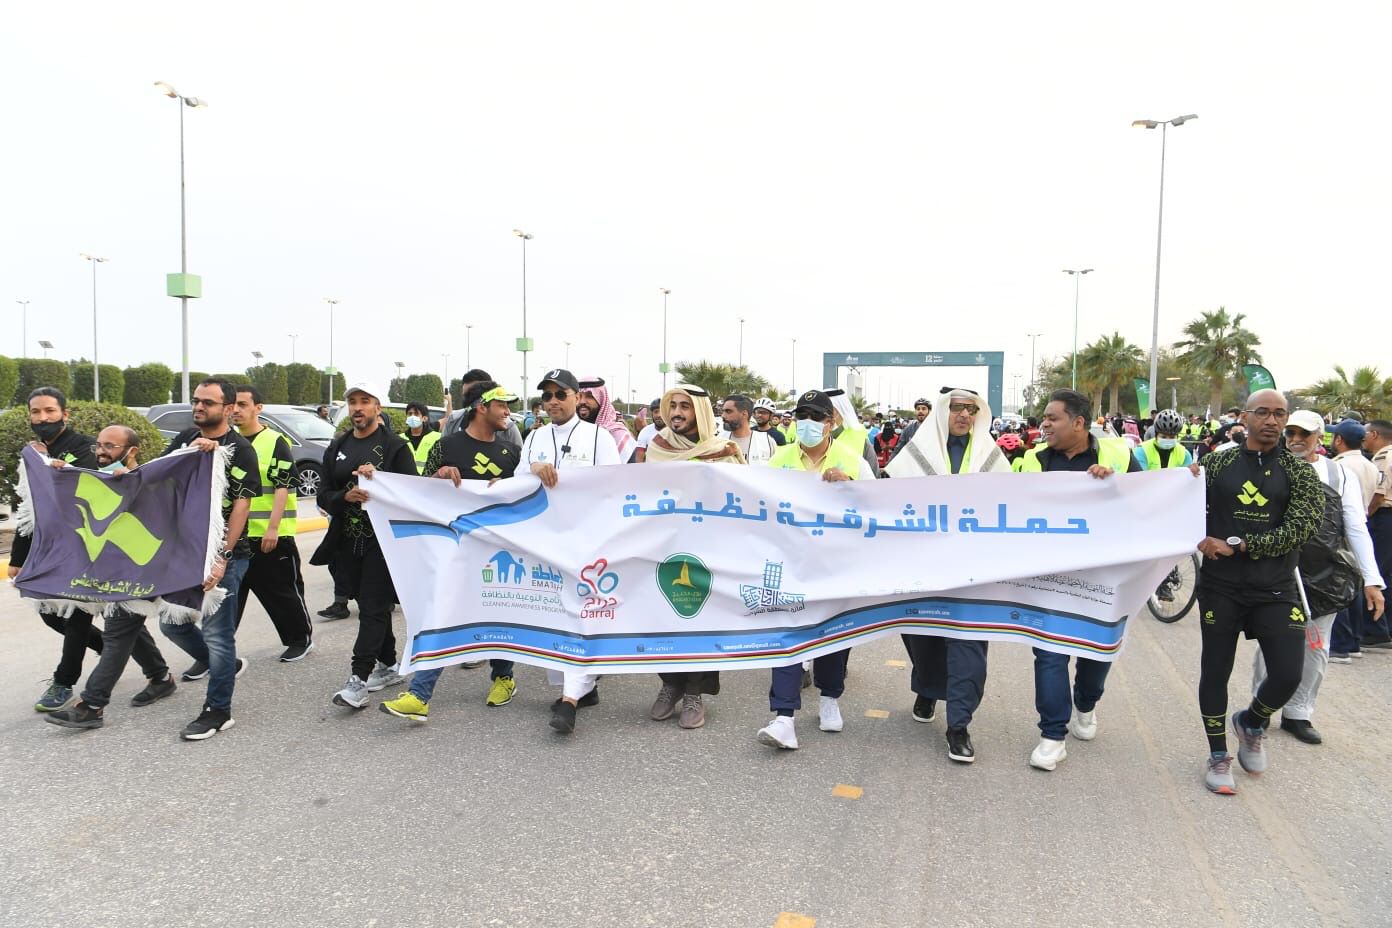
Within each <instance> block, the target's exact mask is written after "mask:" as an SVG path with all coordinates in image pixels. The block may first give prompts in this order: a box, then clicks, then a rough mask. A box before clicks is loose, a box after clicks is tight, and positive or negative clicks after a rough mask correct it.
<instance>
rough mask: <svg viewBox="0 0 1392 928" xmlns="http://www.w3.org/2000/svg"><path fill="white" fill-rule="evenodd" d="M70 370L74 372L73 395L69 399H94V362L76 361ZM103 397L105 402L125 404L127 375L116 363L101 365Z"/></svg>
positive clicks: (118, 404)
mask: <svg viewBox="0 0 1392 928" xmlns="http://www.w3.org/2000/svg"><path fill="white" fill-rule="evenodd" d="M68 370H69V371H70V372H71V374H72V396H70V397H69V399H73V400H87V401H90V400H91V399H92V362H91V361H74V362H72V364H71V365H69V367H68ZM101 392H102V395H101V398H102V402H103V403H115V404H116V405H117V406H121V405H124V403H125V399H126V375H125V374H124V373H123V372H122V371H121V369H120V368H119V367H117V366H116V365H114V364H103V365H102V366H101Z"/></svg>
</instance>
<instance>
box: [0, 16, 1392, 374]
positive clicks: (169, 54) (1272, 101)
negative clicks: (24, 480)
mask: <svg viewBox="0 0 1392 928" xmlns="http://www.w3.org/2000/svg"><path fill="white" fill-rule="evenodd" d="M1389 19H1392V14H1389V12H1388V7H1386V5H1383V4H1371V3H1369V4H1362V5H1357V4H1349V5H1337V6H1335V5H1310V6H1304V7H1300V8H1297V6H1296V5H1294V4H1279V5H1273V4H1255V3H1251V4H1239V3H1233V4H1214V3H1194V4H1186V3H1171V4H1164V5H1161V6H1150V7H1145V8H1144V12H1142V8H1140V7H1138V6H1137V5H1135V4H1124V3H1123V4H1118V3H1083V4H1038V3H1014V4H988V5H981V4H955V5H947V4H924V3H904V4H881V3H858V4H844V3H843V4H823V3H814V2H807V0H799V2H796V3H793V2H788V3H781V2H754V3H751V2H740V3H721V2H712V0H707V2H704V3H699V4H697V3H691V4H684V5H680V6H679V5H676V4H667V3H631V4H618V3H589V2H578V3H577V2H570V3H554V4H553V3H545V2H531V3H526V4H521V3H506V4H504V3H499V4H489V5H481V4H470V3H448V4H447V3H439V4H411V3H397V4H380V3H374V4H365V3H350V2H335V3H314V4H311V3H277V4H264V3H242V4H235V5H217V6H207V5H202V4H187V3H178V4H173V3H171V4H161V5H154V4H139V3H132V4H96V3H77V4H52V3H32V4H12V5H11V6H10V7H9V8H8V9H7V13H6V20H7V21H6V25H5V28H4V29H3V30H2V31H0V80H3V83H4V86H5V87H6V88H7V92H6V93H5V94H3V95H0V121H3V125H4V127H5V130H6V131H5V142H4V147H3V155H0V158H2V159H3V164H4V166H5V167H4V170H3V171H0V184H2V185H3V197H2V198H0V203H3V215H4V219H5V221H4V222H3V225H2V226H0V236H2V237H3V238H0V297H3V298H4V303H3V306H4V307H5V311H6V312H7V313H11V314H12V315H8V316H6V318H7V319H12V320H13V324H11V325H7V326H5V328H4V331H3V333H0V352H3V353H5V354H10V355H18V354H20V349H21V345H20V341H21V339H20V331H19V318H18V312H19V307H18V306H17V305H15V304H14V303H13V302H12V301H13V300H19V299H28V300H30V301H32V302H31V304H30V311H29V344H30V353H31V354H38V353H39V349H38V348H37V342H38V339H40V338H47V339H49V340H51V341H53V342H54V343H55V344H56V345H57V350H56V352H55V356H57V357H62V358H69V357H76V356H79V355H87V356H90V355H91V353H92V326H91V322H92V320H91V289H90V288H91V276H90V273H91V272H90V265H88V264H87V262H84V261H83V260H81V259H80V258H79V257H78V253H79V252H83V251H87V252H92V253H95V254H99V255H102V256H106V257H109V258H110V259H111V262H110V263H109V264H104V265H102V266H101V267H100V271H99V274H100V320H101V321H100V339H101V342H100V344H101V350H100V356H101V360H102V361H103V362H109V363H115V364H119V365H122V366H126V365H129V364H134V363H139V362H143V361H147V360H159V361H163V362H165V363H167V364H169V365H170V366H171V367H174V368H176V369H177V368H178V366H179V321H178V320H179V317H178V306H179V304H178V301H177V300H173V299H169V298H167V297H165V296H164V295H163V294H164V274H165V273H166V272H169V271H176V270H178V259H179V226H178V219H179V214H178V113H177V106H176V104H175V102H174V101H172V100H169V99H167V98H165V97H162V96H160V95H159V93H158V92H157V91H156V90H155V89H154V88H153V87H152V86H151V85H152V84H153V82H154V81H156V80H165V81H169V82H171V83H172V84H174V85H175V86H176V87H177V88H178V89H179V91H180V92H182V93H184V94H188V95H193V96H198V97H204V98H206V99H207V100H208V101H209V104H210V105H209V107H208V108H207V109H200V110H186V112H185V115H186V137H187V157H188V212H189V228H188V234H189V269H190V271H192V272H195V273H199V274H202V275H203V277H204V292H205V294H206V296H205V297H204V298H203V299H202V300H199V301H193V302H192V306H193V310H192V317H193V324H192V365H193V367H194V368H195V369H200V370H222V369H240V368H243V367H245V366H246V365H247V364H249V363H251V361H252V358H251V354H250V352H251V351H252V350H253V349H257V350H260V351H263V352H264V353H265V354H266V355H267V356H268V357H269V358H271V359H273V360H281V361H289V360H290V351H291V339H290V334H291V333H295V334H298V336H299V338H298V340H297V348H296V354H297V357H298V359H299V360H306V361H313V362H315V363H317V364H319V365H323V364H326V363H327V362H328V351H329V339H328V309H327V306H326V305H325V303H324V302H323V298H324V297H326V296H328V297H334V298H336V299H338V300H341V301H342V302H341V303H340V304H339V306H338V310H337V314H336V321H337V337H336V340H335V361H336V363H337V365H338V367H339V368H341V369H342V370H344V371H345V373H346V374H347V375H348V376H349V377H350V378H359V377H364V376H366V377H370V378H375V379H379V380H383V381H385V379H386V378H387V377H389V376H390V375H391V374H392V372H393V370H394V368H393V366H392V362H394V361H398V360H399V361H403V362H405V364H406V365H407V368H408V370H412V371H419V370H433V371H435V372H437V373H441V374H443V373H444V368H445V359H444V358H443V357H441V354H442V353H443V352H448V353H449V354H450V355H451V357H450V360H449V370H450V373H451V375H453V376H458V375H459V374H460V373H461V372H462V371H463V370H464V368H465V362H466V357H465V355H466V346H465V342H466V339H465V325H466V324H472V325H473V329H472V351H471V357H470V358H469V360H471V361H472V362H473V364H474V365H475V366H480V367H484V368H486V369H487V370H489V371H490V372H491V373H493V374H494V375H495V376H496V377H498V378H499V379H504V380H505V382H507V383H508V384H509V385H510V386H514V387H515V386H516V385H518V384H519V382H520V381H519V377H520V374H521V363H520V357H519V355H518V354H517V352H516V351H515V350H513V339H514V338H515V337H516V336H518V335H520V334H521V269H520V264H521V261H520V258H521V254H520V248H521V245H520V241H519V240H518V239H517V238H516V237H514V236H513V235H512V232H511V230H512V229H513V228H514V227H517V228H522V229H525V230H526V231H528V232H530V233H532V234H533V235H534V236H535V238H534V239H533V240H532V241H531V243H530V244H529V245H528V255H527V257H528V277H527V284H528V334H530V335H531V336H532V337H533V338H534V339H535V341H536V351H535V352H534V353H533V354H532V355H531V360H530V361H529V368H530V373H531V375H532V379H533V380H535V375H536V373H537V372H538V371H540V370H542V369H544V368H546V367H551V366H557V365H560V364H561V363H562V362H563V361H564V356H565V351H566V348H565V345H564V342H566V341H570V342H572V346H571V348H570V366H571V367H572V368H573V369H574V370H575V371H576V372H577V373H582V374H583V373H598V374H600V375H602V376H604V377H606V378H607V379H608V380H609V382H610V383H611V384H613V385H615V387H616V391H615V392H616V393H618V394H620V395H622V394H623V393H624V392H626V391H627V389H628V381H627V376H628V375H627V365H628V357H627V356H628V355H629V354H630V353H631V354H632V356H633V362H632V363H633V380H632V388H633V390H634V391H635V392H636V394H637V395H638V397H640V398H641V399H647V398H650V397H651V396H652V395H653V394H655V393H656V392H657V390H658V386H659V384H660V381H661V375H660V374H658V372H657V364H658V362H659V360H660V359H661V354H662V302H661V295H660V293H659V292H658V290H659V288H660V287H669V288H671V290H672V294H671V297H670V309H671V315H670V336H669V348H668V354H669V357H670V358H671V360H673V361H677V360H686V359H696V358H709V359H713V360H728V361H734V360H736V356H737V354H738V338H739V323H738V321H737V320H738V319H739V318H741V317H743V318H745V320H746V322H745V325H744V360H745V361H746V362H747V363H748V364H750V366H752V367H753V368H754V369H755V370H756V371H758V372H759V373H761V374H763V375H765V376H766V377H769V378H770V379H772V380H773V381H775V382H776V383H778V384H779V385H780V386H787V385H788V381H789V379H790V377H791V376H792V370H791V367H792V364H793V349H792V341H791V340H792V339H793V338H794V337H795V338H796V339H797V347H796V364H797V371H796V377H797V381H798V383H797V387H798V388H799V389H806V388H808V387H810V386H819V385H820V380H821V374H820V369H821V354H822V352H824V351H835V352H847V351H849V352H858V351H873V350H894V351H898V350H907V351H948V350H969V351H980V350H1000V351H1004V352H1006V361H1007V370H1006V394H1007V399H1008V398H1009V395H1010V392H1011V389H1012V376H1011V375H1012V374H1016V373H1018V374H1022V375H1024V374H1026V371H1025V368H1027V367H1028V358H1029V352H1030V341H1029V339H1028V337H1027V336H1026V333H1029V332H1038V333H1043V336H1042V337H1041V338H1040V339H1039V353H1040V355H1050V354H1055V355H1056V354H1061V353H1063V352H1065V351H1067V350H1068V349H1069V348H1070V347H1071V344H1072V337H1073V327H1072V322H1073V319H1072V310H1073V286H1072V279H1071V278H1069V277H1068V276H1066V275H1064V274H1062V273H1061V272H1060V270H1061V269H1062V268H1064V267H1079V266H1082V267H1093V268H1096V273H1094V274H1091V275H1089V276H1088V277H1087V278H1086V279H1085V280H1084V281H1083V288H1082V311H1081V337H1082V339H1083V341H1084V342H1085V341H1087V340H1088V339H1090V338H1092V337H1094V336H1096V335H1097V334H1099V333H1100V332H1102V331H1103V330H1106V331H1111V330H1113V329H1117V330H1120V331H1121V333H1122V334H1123V335H1125V336H1126V337H1128V338H1130V339H1132V340H1133V341H1135V342H1137V343H1138V344H1141V345H1143V346H1144V347H1146V348H1147V349H1148V348H1149V344H1150V332H1151V305H1152V303H1151V301H1152V293H1153V289H1152V288H1153V286H1154V271H1155V264H1154V262H1155V232H1156V228H1155V221H1156V200H1157V188H1158V180H1159V162H1160V134H1159V132H1158V130H1157V131H1145V130H1142V129H1133V128H1130V123H1131V121H1132V120H1133V119H1136V118H1140V117H1148V118H1157V119H1164V118H1168V117H1172V116H1176V115H1180V114H1184V113H1191V112H1192V113H1197V114H1198V115H1199V117H1200V118H1199V119H1198V120H1197V121H1195V122H1191V123H1189V124H1187V125H1184V126H1182V127H1179V128H1177V129H1172V130H1170V133H1169V145H1168V160H1167V170H1166V190H1165V237H1164V266H1163V275H1162V282H1161V319H1160V337H1161V341H1162V342H1166V341H1172V340H1174V339H1175V338H1176V337H1178V335H1179V332H1180V329H1181V327H1182V326H1183V324H1184V323H1185V322H1186V321H1188V320H1189V319H1191V318H1193V317H1194V316H1196V315H1197V314H1198V313H1199V312H1200V311H1201V310H1205V309H1213V308H1216V307H1218V306H1220V305H1225V306H1227V307H1228V309H1229V310H1230V311H1233V312H1240V313H1246V314H1247V319H1248V325H1249V326H1250V327H1252V328H1253V329H1254V330H1255V331H1257V332H1258V333H1259V334H1260V335H1261V337H1262V341H1263V346H1262V350H1263V353H1264V355H1265V358H1266V361H1267V364H1268V366H1269V367H1270V368H1271V370H1272V372H1273V374H1274V375H1275V378H1276V381H1277V384H1278V385H1279V386H1282V387H1293V386H1298V385H1304V384H1306V383H1308V382H1310V381H1311V380H1313V379H1315V378H1317V377H1320V376H1324V375H1325V374H1326V373H1327V372H1328V368H1329V366H1330V365H1332V364H1334V363H1343V364H1345V365H1348V366H1357V365H1360V364H1377V365H1381V366H1382V368H1383V373H1384V374H1392V363H1389V362H1388V359H1387V357H1386V353H1387V350H1388V343H1387V341H1386V339H1385V338H1377V339H1375V338H1373V337H1370V336H1372V335H1373V334H1374V333H1377V334H1379V335H1381V334H1385V332H1386V330H1387V320H1386V310H1387V305H1388V298H1387V284H1386V281H1385V277H1386V272H1385V269H1386V267H1387V264H1388V257H1387V256H1388V254H1389V251H1392V247H1390V246H1392V232H1389V228H1392V224H1389V222H1388V216H1389V215H1392V181H1389V172H1388V170H1387V153H1388V148H1389V145H1388V143H1389V135H1392V133H1390V132H1389V129H1388V123H1387V120H1385V119H1384V118H1383V117H1382V115H1381V110H1382V108H1383V107H1384V105H1385V97H1386V90H1387V86H1388V72H1387V67H1386V49H1385V47H1384V43H1385V39H1386V36H1387V35H1388V34H1389V26H1392V22H1389ZM967 376H970V375H968V374H966V372H963V377H967ZM881 379H882V380H883V382H884V383H885V384H886V385H887V386H885V387H883V388H882V389H884V390H885V392H886V393H888V392H889V391H890V389H891V388H890V386H888V385H890V384H893V385H895V386H894V387H893V389H896V390H898V391H901V392H903V394H904V395H903V399H905V400H907V399H911V398H912V394H915V393H917V392H928V391H929V390H931V389H936V387H937V386H939V385H940V384H939V381H940V380H944V379H952V378H949V377H945V376H944V374H943V373H942V372H934V371H924V372H921V373H916V374H913V375H900V376H898V377H890V376H885V377H883V378H881ZM956 379H958V380H960V379H963V378H956ZM973 379H974V378H973ZM875 383H876V375H875V374H873V373H871V374H870V375H869V378H868V383H867V385H868V386H869V387H870V388H871V391H872V392H873V390H874V388H875ZM919 388H921V390H920V389H919ZM872 398H874V397H872ZM882 398H883V399H885V400H894V399H899V397H895V396H889V395H886V396H884V397H882Z"/></svg>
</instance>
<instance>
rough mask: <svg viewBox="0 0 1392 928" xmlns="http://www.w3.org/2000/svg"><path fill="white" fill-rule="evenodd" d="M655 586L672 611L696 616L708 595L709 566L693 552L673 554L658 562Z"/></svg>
mask: <svg viewBox="0 0 1392 928" xmlns="http://www.w3.org/2000/svg"><path fill="white" fill-rule="evenodd" d="M657 588H658V589H659V590H661V591H662V595H663V596H664V597H666V598H667V604H668V605H669V606H671V607H672V611H673V612H675V613H676V614H677V615H679V616H681V617H682V618H683V619H691V618H695V617H696V615H697V613H699V612H700V611H701V608H702V607H703V606H705V604H706V600H707V599H709V598H710V593H711V572H710V568H709V567H707V566H706V565H705V562H703V561H702V560H701V559H700V558H699V557H697V556H696V555H694V554H674V555H672V556H671V557H669V558H667V560H665V561H663V562H662V563H661V564H658V565H657Z"/></svg>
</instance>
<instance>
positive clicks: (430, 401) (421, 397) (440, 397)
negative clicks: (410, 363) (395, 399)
mask: <svg viewBox="0 0 1392 928" xmlns="http://www.w3.org/2000/svg"><path fill="white" fill-rule="evenodd" d="M401 396H402V399H401V400H400V402H403V403H424V404H425V405H427V406H440V405H442V404H443V403H444V402H445V384H444V382H443V381H442V380H440V375H439V374H411V375H410V376H408V377H407V378H406V383H405V384H404V385H403V386H402V388H401Z"/></svg>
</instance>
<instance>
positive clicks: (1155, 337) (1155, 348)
mask: <svg viewBox="0 0 1392 928" xmlns="http://www.w3.org/2000/svg"><path fill="white" fill-rule="evenodd" d="M1198 118H1199V117H1198V116H1197V115H1195V114H1194V113H1190V114H1189V115H1187V116H1176V117H1175V118H1174V119H1164V120H1157V119H1137V120H1134V121H1133V122H1132V123H1131V126H1132V128H1137V127H1139V128H1142V129H1154V128H1155V127H1156V126H1159V127H1160V205H1159V208H1158V212H1157V218H1156V220H1155V309H1154V312H1153V313H1152V316H1151V321H1150V395H1151V396H1154V395H1155V369H1156V366H1157V365H1158V364H1159V360H1160V241H1161V233H1162V232H1163V231H1164V228H1165V133H1166V131H1167V130H1168V129H1169V127H1170V126H1182V125H1184V124H1185V123H1186V122H1188V121H1189V120H1191V119H1198Z"/></svg>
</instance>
